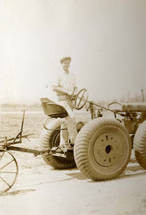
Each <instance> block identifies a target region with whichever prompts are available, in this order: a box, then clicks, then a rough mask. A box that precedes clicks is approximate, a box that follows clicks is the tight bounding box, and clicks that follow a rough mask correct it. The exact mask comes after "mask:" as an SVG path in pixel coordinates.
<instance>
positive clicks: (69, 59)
mask: <svg viewBox="0 0 146 215" xmlns="http://www.w3.org/2000/svg"><path fill="white" fill-rule="evenodd" d="M65 61H68V62H69V63H70V62H71V57H64V58H62V59H61V60H60V63H61V64H62V63H64V62H65Z"/></svg>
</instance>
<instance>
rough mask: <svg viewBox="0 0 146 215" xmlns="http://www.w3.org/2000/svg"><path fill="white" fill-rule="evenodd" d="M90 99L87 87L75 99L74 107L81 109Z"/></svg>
mask: <svg viewBox="0 0 146 215" xmlns="http://www.w3.org/2000/svg"><path fill="white" fill-rule="evenodd" d="M87 100H88V93H87V90H86V89H85V88H83V89H81V90H80V91H79V92H78V93H77V94H76V96H75V100H74V104H73V105H74V108H75V109H77V110H81V109H82V108H83V107H84V106H85V104H86V103H87Z"/></svg>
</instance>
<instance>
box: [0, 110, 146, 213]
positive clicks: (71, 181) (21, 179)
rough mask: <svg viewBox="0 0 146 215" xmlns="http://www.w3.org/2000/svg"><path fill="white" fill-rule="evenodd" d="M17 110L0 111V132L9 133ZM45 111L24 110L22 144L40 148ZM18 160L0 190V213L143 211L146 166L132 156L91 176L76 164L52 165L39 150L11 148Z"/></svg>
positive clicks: (15, 123) (145, 209)
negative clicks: (101, 175) (106, 174)
mask: <svg viewBox="0 0 146 215" xmlns="http://www.w3.org/2000/svg"><path fill="white" fill-rule="evenodd" d="M21 118H22V113H3V114H2V115H1V121H0V123H1V128H0V131H1V136H14V135H15V134H16V133H17V130H18V129H19V128H20V125H21ZM44 119H45V117H44V115H43V114H42V113H41V112H37V113H36V112H34V113H26V119H25V124H24V129H25V130H29V132H34V136H33V137H34V138H31V139H30V142H28V141H27V140H24V143H23V144H22V146H23V147H26V148H27V147H28V148H37V149H39V148H40V147H41V146H40V142H39V135H40V133H41V129H42V123H43V121H44ZM12 153H13V155H14V156H15V158H16V159H17V162H18V164H19V175H18V178H17V181H16V184H15V185H14V186H13V188H12V189H11V190H10V191H9V192H8V193H6V194H3V195H1V196H0V215H19V214H21V215H25V214H35V215H44V214H51V215H58V214H60V215H68V214H70V215H76V214H79V215H90V214H91V215H92V214H93V215H107V214H110V215H145V214H146V171H144V170H143V169H142V168H141V167H140V166H139V164H138V163H137V162H136V160H135V158H134V154H133V153H132V159H131V161H130V162H129V164H128V167H127V169H126V171H125V172H124V173H123V174H122V175H121V176H120V177H118V178H117V179H114V180H110V181H101V182H93V181H91V180H88V179H87V178H86V177H85V176H84V175H83V174H82V173H80V171H79V170H78V169H76V168H75V169H71V170H62V171H59V170H54V169H52V168H51V167H50V166H48V165H47V164H46V163H45V162H44V161H43V159H42V157H41V156H38V157H34V156H33V155H32V154H27V153H22V152H12Z"/></svg>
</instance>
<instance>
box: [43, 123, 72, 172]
mask: <svg viewBox="0 0 146 215" xmlns="http://www.w3.org/2000/svg"><path fill="white" fill-rule="evenodd" d="M60 126H61V121H60V120H59V119H57V120H53V121H52V122H50V123H49V124H48V127H47V129H44V132H43V134H42V136H41V145H42V147H43V150H49V149H51V148H53V147H57V146H59V144H60ZM43 159H44V161H45V162H46V163H47V164H49V165H50V166H52V167H54V168H55V169H69V168H73V167H75V166H76V164H75V161H74V157H73V153H72V159H67V158H64V157H59V156H55V155H53V154H49V152H48V153H45V154H43Z"/></svg>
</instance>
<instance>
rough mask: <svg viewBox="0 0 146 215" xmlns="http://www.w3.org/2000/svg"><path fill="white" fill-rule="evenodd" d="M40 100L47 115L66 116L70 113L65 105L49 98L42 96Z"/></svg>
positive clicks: (54, 116) (53, 116) (52, 116)
mask: <svg viewBox="0 0 146 215" xmlns="http://www.w3.org/2000/svg"><path fill="white" fill-rule="evenodd" d="M40 100H41V105H42V108H43V111H44V114H45V115H47V116H49V117H51V118H58V117H60V118H64V117H67V116H68V113H67V111H66V110H65V108H64V107H63V106H61V105H59V104H56V103H55V102H53V101H52V100H50V99H48V98H41V99H40Z"/></svg>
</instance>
